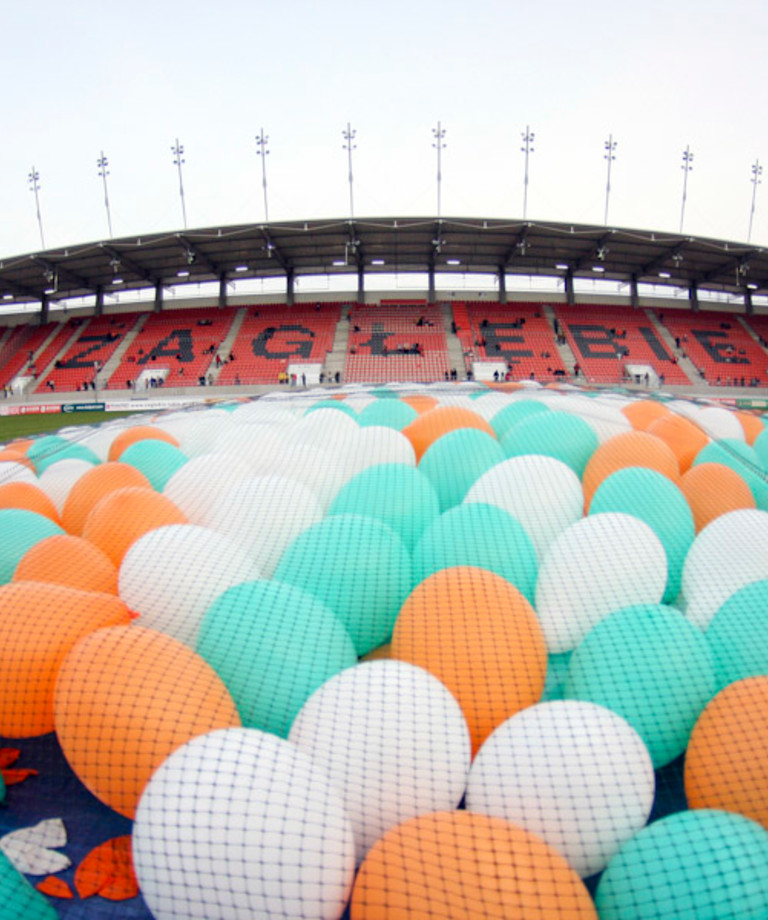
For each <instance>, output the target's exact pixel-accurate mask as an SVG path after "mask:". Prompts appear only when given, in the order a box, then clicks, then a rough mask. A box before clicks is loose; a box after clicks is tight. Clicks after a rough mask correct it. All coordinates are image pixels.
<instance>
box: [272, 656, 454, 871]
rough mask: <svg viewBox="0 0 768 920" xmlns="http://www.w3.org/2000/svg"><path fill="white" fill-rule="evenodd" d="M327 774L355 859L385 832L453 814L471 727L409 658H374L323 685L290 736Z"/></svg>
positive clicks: (435, 682)
mask: <svg viewBox="0 0 768 920" xmlns="http://www.w3.org/2000/svg"><path fill="white" fill-rule="evenodd" d="M288 739H289V741H291V742H292V743H293V744H296V745H297V746H298V747H299V748H300V749H301V750H303V751H304V752H305V753H306V754H307V755H308V756H309V757H310V758H311V759H312V761H313V762H314V763H316V764H317V765H318V766H320V767H322V768H323V770H324V771H325V772H327V774H328V776H329V778H330V779H331V781H332V782H333V783H334V785H335V786H336V788H337V789H338V790H339V792H340V793H341V796H342V798H343V801H344V805H345V808H346V810H347V813H348V815H349V817H350V820H351V822H352V827H353V829H354V834H355V842H356V845H357V861H358V863H359V862H361V861H362V859H363V858H364V856H365V854H366V853H367V852H368V850H369V849H370V847H371V846H373V844H374V843H375V842H376V841H377V840H378V839H379V837H381V836H382V835H383V834H384V832H385V831H386V830H388V829H389V828H390V827H394V825H396V824H399V823H400V822H401V821H405V820H406V819H408V818H411V817H415V816H416V815H419V814H423V813H425V812H430V811H439V810H447V809H454V808H456V807H457V806H458V804H459V802H460V800H461V798H462V796H463V794H464V789H465V786H466V781H467V773H468V771H469V763H470V757H471V746H470V739H469V729H468V728H467V723H466V720H465V718H464V715H463V713H462V711H461V708H460V707H459V704H458V703H457V702H456V700H455V699H454V697H453V696H452V695H451V693H450V692H449V690H448V689H447V688H446V687H445V685H444V684H442V683H441V682H440V681H439V680H438V679H437V678H436V677H433V676H432V675H431V674H429V673H428V672H427V671H424V670H422V669H421V668H417V667H415V666H414V665H411V664H408V663H406V662H404V661H392V660H387V661H371V662H367V663H365V664H360V665H357V666H356V667H353V668H348V669H347V670H345V671H342V672H341V673H340V674H337V675H336V676H335V677H332V678H331V679H330V680H328V681H326V682H325V683H324V684H323V685H322V686H321V687H320V688H319V689H318V690H316V691H315V692H314V693H313V694H312V696H311V697H310V698H309V699H308V700H307V701H306V703H305V704H304V705H303V706H302V708H301V709H300V710H299V714H298V715H297V716H296V718H295V720H294V722H293V725H292V726H291V730H290V733H289V735H288Z"/></svg>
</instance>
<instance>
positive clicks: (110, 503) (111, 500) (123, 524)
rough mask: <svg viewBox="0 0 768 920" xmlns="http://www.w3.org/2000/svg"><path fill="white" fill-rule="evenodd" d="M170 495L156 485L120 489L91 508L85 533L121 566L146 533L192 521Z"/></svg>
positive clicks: (85, 535) (87, 538)
mask: <svg viewBox="0 0 768 920" xmlns="http://www.w3.org/2000/svg"><path fill="white" fill-rule="evenodd" d="M188 523H189V521H188V519H187V516H186V515H185V514H184V513H183V512H182V511H181V510H180V509H179V508H178V506H177V505H175V504H174V503H173V502H172V501H171V500H170V498H168V497H167V496H165V495H161V494H160V493H159V492H155V491H154V489H152V488H146V489H145V488H142V487H135V488H131V487H129V488H127V489H116V490H115V491H114V492H110V493H109V495H107V496H105V497H104V498H102V500H101V501H100V502H99V503H98V505H96V507H95V508H94V509H93V510H92V511H91V513H90V514H89V515H88V517H87V518H86V521H85V527H84V528H83V536H84V537H85V539H86V540H90V541H91V543H94V544H95V545H96V546H98V547H99V549H102V550H103V551H104V552H105V553H106V554H107V555H108V556H109V558H110V559H111V560H112V562H114V564H115V565H116V566H117V567H118V568H119V567H120V563H121V562H122V561H123V556H124V555H125V554H126V553H127V552H128V550H129V548H130V547H131V546H132V545H133V543H135V542H136V540H138V539H139V537H143V536H144V534H145V533H148V532H149V531H150V530H156V529H157V528H158V527H166V526H167V525H169V524H188Z"/></svg>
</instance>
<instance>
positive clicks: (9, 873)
mask: <svg viewBox="0 0 768 920" xmlns="http://www.w3.org/2000/svg"><path fill="white" fill-rule="evenodd" d="M0 899H2V906H1V907H0V917H2V918H3V920H22V918H23V920H56V918H57V917H58V916H59V915H58V912H57V911H56V908H55V907H54V906H53V904H51V903H50V902H49V901H48V900H47V899H46V898H45V896H44V895H42V894H40V892H39V891H37V890H36V889H35V888H33V887H32V885H31V884H30V883H29V881H28V880H27V879H26V878H24V876H23V875H22V874H21V872H19V870H18V869H16V868H15V867H14V865H13V863H12V862H11V861H10V860H9V859H8V857H7V856H6V855H5V853H3V852H2V850H0Z"/></svg>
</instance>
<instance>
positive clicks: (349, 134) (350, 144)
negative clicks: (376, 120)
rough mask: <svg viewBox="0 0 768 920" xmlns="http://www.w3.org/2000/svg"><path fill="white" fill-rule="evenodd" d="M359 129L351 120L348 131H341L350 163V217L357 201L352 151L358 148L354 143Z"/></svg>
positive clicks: (352, 215) (352, 216)
mask: <svg viewBox="0 0 768 920" xmlns="http://www.w3.org/2000/svg"><path fill="white" fill-rule="evenodd" d="M356 134H357V131H353V130H352V127H351V126H350V124H349V122H347V129H346V131H342V132H341V136H342V137H343V138H344V141H345V143H344V144H343V147H342V149H343V150H346V151H347V162H348V165H349V217H350V219H352V218H354V216H355V203H354V197H353V193H352V183H353V177H352V151H353V150H356V149H357V144H355V143H354V140H355V135H356Z"/></svg>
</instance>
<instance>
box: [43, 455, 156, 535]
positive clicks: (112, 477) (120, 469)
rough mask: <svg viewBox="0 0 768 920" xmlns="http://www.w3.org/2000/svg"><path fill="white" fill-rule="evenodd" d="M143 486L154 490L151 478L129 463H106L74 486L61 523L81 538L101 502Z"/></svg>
mask: <svg viewBox="0 0 768 920" xmlns="http://www.w3.org/2000/svg"><path fill="white" fill-rule="evenodd" d="M140 486H143V487H145V488H147V489H151V488H152V487H151V485H150V482H149V480H148V479H147V477H146V476H145V475H144V474H143V473H141V472H139V470H137V469H135V468H134V467H132V466H129V465H128V464H127V463H120V462H119V461H118V462H115V463H102V464H100V465H99V466H95V467H93V469H91V470H89V471H88V472H87V473H84V474H83V475H82V476H81V477H80V478H79V479H78V480H77V482H75V483H74V484H73V485H72V488H71V489H70V490H69V494H68V495H67V499H66V501H65V502H64V509H63V511H62V513H61V520H62V523H63V525H64V529H65V530H66V531H67V532H68V533H71V534H74V535H75V536H77V537H81V536H82V535H83V528H84V527H85V521H86V519H87V517H88V515H89V514H90V513H91V511H92V510H93V509H94V508H95V507H96V505H98V503H99V502H100V501H101V500H102V498H105V497H106V496H107V495H110V494H111V493H112V492H115V491H117V490H118V489H125V488H131V487H140Z"/></svg>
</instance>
